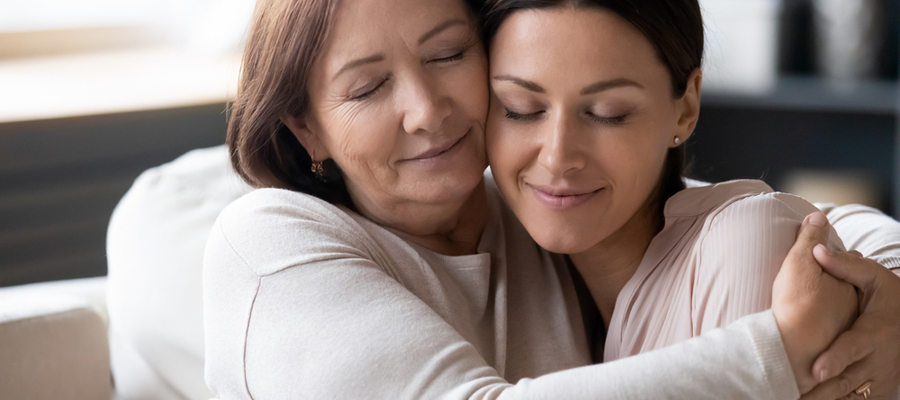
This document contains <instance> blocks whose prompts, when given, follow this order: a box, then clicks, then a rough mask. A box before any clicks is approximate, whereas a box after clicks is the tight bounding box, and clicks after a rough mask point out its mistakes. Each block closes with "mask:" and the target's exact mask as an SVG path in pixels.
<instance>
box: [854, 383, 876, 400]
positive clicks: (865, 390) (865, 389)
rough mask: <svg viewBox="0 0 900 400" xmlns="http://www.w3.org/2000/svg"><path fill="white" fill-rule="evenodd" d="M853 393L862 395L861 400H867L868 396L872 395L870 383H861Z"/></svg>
mask: <svg viewBox="0 0 900 400" xmlns="http://www.w3.org/2000/svg"><path fill="white" fill-rule="evenodd" d="M853 393H856V394H858V395H862V397H863V399H865V400H868V399H869V395H870V394H872V381H866V383H863V384H862V385H860V386H859V387H858V388H856V390H854V391H853Z"/></svg>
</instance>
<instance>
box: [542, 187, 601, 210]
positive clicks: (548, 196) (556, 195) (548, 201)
mask: <svg viewBox="0 0 900 400" xmlns="http://www.w3.org/2000/svg"><path fill="white" fill-rule="evenodd" d="M526 185H528V187H529V188H530V189H531V192H532V194H534V197H535V198H536V199H537V200H538V201H540V202H541V203H542V204H544V206H546V207H547V208H550V209H552V210H564V209H567V208H572V207H577V206H580V205H582V204H584V203H586V202H587V201H588V200H590V199H591V198H592V197H594V195H596V194H597V193H599V192H600V191H601V190H603V188H600V189H597V190H593V191H578V190H553V189H551V188H546V187H539V186H534V185H531V184H526Z"/></svg>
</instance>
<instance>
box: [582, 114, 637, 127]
mask: <svg viewBox="0 0 900 400" xmlns="http://www.w3.org/2000/svg"><path fill="white" fill-rule="evenodd" d="M589 116H590V118H591V120H593V121H595V122H599V123H601V124H607V125H622V124H623V123H625V117H627V116H628V114H622V115H619V116H618V117H599V116H596V115H594V114H589Z"/></svg>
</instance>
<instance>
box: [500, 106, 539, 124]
mask: <svg viewBox="0 0 900 400" xmlns="http://www.w3.org/2000/svg"><path fill="white" fill-rule="evenodd" d="M538 114H540V112H536V113H533V114H519V113H515V112H512V111H510V110H509V109H507V110H506V118H509V119H511V120H514V121H534V120H536V119H537V117H538Z"/></svg>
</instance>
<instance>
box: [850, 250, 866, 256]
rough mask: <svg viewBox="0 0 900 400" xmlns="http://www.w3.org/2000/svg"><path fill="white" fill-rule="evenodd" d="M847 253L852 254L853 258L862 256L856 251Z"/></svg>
mask: <svg viewBox="0 0 900 400" xmlns="http://www.w3.org/2000/svg"><path fill="white" fill-rule="evenodd" d="M847 253H849V254H853V255H854V256H857V257H862V256H863V255H862V253H860V252H858V251H856V250H850V251H848V252H847Z"/></svg>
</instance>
